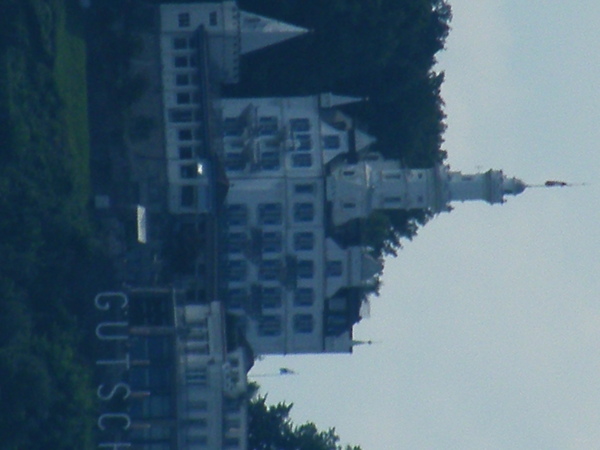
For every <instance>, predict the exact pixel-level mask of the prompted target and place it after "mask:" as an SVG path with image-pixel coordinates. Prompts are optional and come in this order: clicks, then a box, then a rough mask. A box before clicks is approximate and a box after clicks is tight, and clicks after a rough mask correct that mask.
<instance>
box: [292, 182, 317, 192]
mask: <svg viewBox="0 0 600 450" xmlns="http://www.w3.org/2000/svg"><path fill="white" fill-rule="evenodd" d="M294 193H296V194H314V193H315V185H314V184H313V183H302V184H296V185H294Z"/></svg>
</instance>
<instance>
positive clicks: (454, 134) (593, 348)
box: [251, 0, 600, 450]
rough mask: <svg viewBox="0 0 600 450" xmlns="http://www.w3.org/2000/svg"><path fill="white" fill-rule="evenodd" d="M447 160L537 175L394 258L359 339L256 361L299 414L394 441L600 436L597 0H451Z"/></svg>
mask: <svg viewBox="0 0 600 450" xmlns="http://www.w3.org/2000/svg"><path fill="white" fill-rule="evenodd" d="M451 4H452V7H453V11H454V20H453V22H452V31H451V33H450V36H449V39H448V42H447V47H448V49H447V50H446V51H445V52H443V53H442V54H440V55H439V68H440V69H443V70H445V71H446V82H445V84H444V86H443V97H444V99H445V101H446V111H447V114H448V130H447V132H446V145H445V148H446V149H447V150H448V153H449V160H448V161H449V163H450V164H451V165H452V167H453V168H454V169H461V170H463V171H464V172H469V171H477V170H480V169H483V170H486V169H488V168H490V167H493V168H498V169H503V170H504V171H505V172H506V173H507V174H510V175H516V176H518V177H520V178H522V179H524V180H525V181H527V182H529V183H531V184H536V183H543V182H544V181H545V180H547V179H565V180H566V181H572V182H589V183H590V185H589V186H586V187H576V188H570V189H566V188H563V189H529V190H528V191H526V192H525V193H523V194H522V195H521V196H519V197H517V198H510V199H509V201H508V203H506V204H505V205H502V206H499V205H496V206H490V205H488V204H485V203H471V204H467V203H465V204H457V205H455V206H456V208H455V210H454V211H453V212H452V213H450V214H442V215H440V216H437V217H436V218H435V219H434V220H433V221H432V222H430V223H429V224H428V225H427V226H426V227H424V228H422V229H421V230H420V233H419V236H417V238H416V239H415V240H414V241H413V242H406V243H405V247H404V250H402V251H401V252H400V254H399V257H398V258H396V259H393V260H392V259H390V260H388V261H386V267H385V272H384V276H383V281H384V286H383V289H382V293H381V296H380V297H379V298H374V299H373V300H372V302H371V305H372V306H371V318H370V319H367V320H363V321H362V322H361V323H360V324H359V325H358V326H357V327H355V335H356V337H357V338H359V339H373V340H376V341H381V343H380V344H377V345H373V346H371V347H366V346H365V347H361V348H357V349H356V350H355V352H354V354H353V355H337V356H302V357H291V356H287V357H269V358H266V359H265V360H264V361H262V362H260V363H258V364H257V366H256V367H255V368H254V369H253V372H251V375H252V373H254V374H259V373H269V372H271V371H275V370H277V368H279V367H282V366H285V367H289V368H291V369H294V370H296V371H297V372H298V373H299V375H297V376H284V377H273V378H257V379H256V380H257V381H259V382H260V383H261V384H262V385H263V387H264V388H265V389H264V390H265V391H266V392H268V394H269V399H270V400H271V401H272V402H276V401H279V400H287V401H291V402H293V403H294V404H295V406H294V409H293V418H294V420H295V421H297V422H302V421H306V420H311V421H315V422H316V423H317V425H318V426H319V427H322V428H326V427H329V426H335V427H336V429H337V431H338V433H339V434H340V436H341V437H342V440H343V441H344V442H348V443H352V444H360V445H361V446H362V447H363V449H364V450H380V449H386V450H387V449H461V450H463V449H511V450H513V449H527V450H530V449H560V450H563V449H586V450H587V449H597V448H600V346H599V344H600V296H599V292H600V281H599V274H598V268H599V265H600V263H599V255H600V233H598V229H599V224H600V209H599V208H598V199H599V198H600V189H599V183H598V182H597V180H596V178H597V177H596V173H597V172H598V170H599V169H600V156H599V152H598V142H599V141H600V125H599V124H598V122H599V121H600V89H599V87H598V80H599V79H600V57H599V56H598V44H599V43H600V27H599V26H598V23H600V2H598V1H597V0H593V1H592V0H577V1H575V2H558V1H556V2H552V1H550V2H548V1H540V0H526V1H523V0H519V1H516V0H514V1H500V0H478V1H467V0H454V1H451Z"/></svg>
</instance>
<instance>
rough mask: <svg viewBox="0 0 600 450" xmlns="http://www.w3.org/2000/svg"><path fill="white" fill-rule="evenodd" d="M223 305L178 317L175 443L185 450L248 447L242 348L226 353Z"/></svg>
mask: <svg viewBox="0 0 600 450" xmlns="http://www.w3.org/2000/svg"><path fill="white" fill-rule="evenodd" d="M223 314H224V313H223V310H222V305H221V303H219V302H212V303H211V304H209V305H186V306H184V307H181V308H179V310H178V312H177V331H178V341H177V347H178V351H177V357H178V362H177V364H176V368H177V375H176V377H177V380H176V383H177V386H178V389H177V400H178V401H177V408H178V409H177V428H178V432H177V438H178V443H177V444H178V446H177V447H176V448H181V449H189V450H192V449H198V450H200V449H208V448H222V449H231V450H244V449H245V448H247V434H248V417H247V414H248V411H247V376H246V372H247V370H248V368H249V367H250V365H251V363H252V361H249V356H248V354H247V352H245V351H244V349H243V348H242V347H237V348H236V349H228V348H227V342H226V330H225V329H224V327H225V320H224V317H223Z"/></svg>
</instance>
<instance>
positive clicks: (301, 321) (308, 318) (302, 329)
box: [294, 314, 314, 333]
mask: <svg viewBox="0 0 600 450" xmlns="http://www.w3.org/2000/svg"><path fill="white" fill-rule="evenodd" d="M313 327H314V319H313V316H312V315H311V314H294V331H295V332H296V333H312V331H313Z"/></svg>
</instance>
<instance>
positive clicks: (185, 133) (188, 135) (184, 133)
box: [177, 128, 192, 141]
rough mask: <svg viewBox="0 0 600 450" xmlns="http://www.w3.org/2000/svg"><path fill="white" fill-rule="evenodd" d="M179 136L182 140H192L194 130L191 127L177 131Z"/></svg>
mask: <svg viewBox="0 0 600 450" xmlns="http://www.w3.org/2000/svg"><path fill="white" fill-rule="evenodd" d="M177 137H178V138H179V140H180V141H191V140H192V130H190V129H189V128H183V129H181V130H178V131H177Z"/></svg>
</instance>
